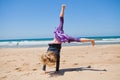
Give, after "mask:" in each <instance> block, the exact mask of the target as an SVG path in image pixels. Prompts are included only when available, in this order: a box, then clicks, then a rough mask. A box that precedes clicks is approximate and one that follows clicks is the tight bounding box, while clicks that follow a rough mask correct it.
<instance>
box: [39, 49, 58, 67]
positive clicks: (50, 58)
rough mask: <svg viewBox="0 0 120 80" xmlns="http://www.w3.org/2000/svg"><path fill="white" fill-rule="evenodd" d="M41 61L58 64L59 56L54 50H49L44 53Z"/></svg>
mask: <svg viewBox="0 0 120 80" xmlns="http://www.w3.org/2000/svg"><path fill="white" fill-rule="evenodd" d="M41 61H42V63H43V64H45V65H48V66H53V65H55V64H56V61H57V56H56V54H55V53H54V52H53V51H48V52H47V53H44V54H42V56H41Z"/></svg>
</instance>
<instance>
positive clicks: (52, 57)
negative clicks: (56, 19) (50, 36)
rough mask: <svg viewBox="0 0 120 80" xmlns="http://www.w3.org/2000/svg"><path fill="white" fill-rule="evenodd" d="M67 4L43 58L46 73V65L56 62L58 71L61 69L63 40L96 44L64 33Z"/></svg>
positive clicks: (63, 8) (62, 10)
mask: <svg viewBox="0 0 120 80" xmlns="http://www.w3.org/2000/svg"><path fill="white" fill-rule="evenodd" d="M65 8H66V5H64V4H63V5H62V7H61V12H60V24H59V26H58V27H57V29H56V30H55V31H54V40H53V42H52V43H50V44H49V48H48V50H47V53H46V54H43V55H42V57H41V59H42V62H43V72H44V73H46V65H48V66H51V65H54V64H56V71H59V63H60V50H61V44H62V43H63V42H68V43H70V42H91V44H92V46H94V44H95V41H94V40H91V39H86V38H80V39H78V38H73V37H71V36H69V35H67V34H65V33H64V30H63V24H64V11H65Z"/></svg>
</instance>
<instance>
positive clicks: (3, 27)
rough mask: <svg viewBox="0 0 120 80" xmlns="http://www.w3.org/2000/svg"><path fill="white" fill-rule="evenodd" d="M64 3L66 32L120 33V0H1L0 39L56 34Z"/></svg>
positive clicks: (108, 34)
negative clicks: (54, 32)
mask: <svg viewBox="0 0 120 80" xmlns="http://www.w3.org/2000/svg"><path fill="white" fill-rule="evenodd" d="M63 3H64V4H66V5H67V7H66V10H65V23H64V31H65V33H66V34H68V35H71V36H74V37H80V36H120V0H0V39H20V38H46V37H53V31H54V29H55V27H57V26H58V24H59V12H60V8H61V4H63Z"/></svg>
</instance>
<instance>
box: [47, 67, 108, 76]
mask: <svg viewBox="0 0 120 80" xmlns="http://www.w3.org/2000/svg"><path fill="white" fill-rule="evenodd" d="M71 71H77V72H79V71H107V70H106V69H94V68H91V66H88V67H79V68H67V69H60V70H59V71H58V72H55V71H50V72H48V74H49V75H50V77H56V76H63V75H64V73H65V72H71Z"/></svg>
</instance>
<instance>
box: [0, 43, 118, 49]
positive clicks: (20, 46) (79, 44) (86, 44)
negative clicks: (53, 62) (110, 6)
mask: <svg viewBox="0 0 120 80" xmlns="http://www.w3.org/2000/svg"><path fill="white" fill-rule="evenodd" d="M114 44H115V45H117V44H118V45H119V44H120V42H116V43H115V42H113V43H95V45H114ZM90 45H91V43H77V42H75V43H74V42H71V43H62V46H63V47H64V46H65V47H66V46H90ZM42 47H48V44H46V45H16V46H0V49H2V48H42Z"/></svg>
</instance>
